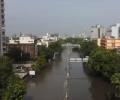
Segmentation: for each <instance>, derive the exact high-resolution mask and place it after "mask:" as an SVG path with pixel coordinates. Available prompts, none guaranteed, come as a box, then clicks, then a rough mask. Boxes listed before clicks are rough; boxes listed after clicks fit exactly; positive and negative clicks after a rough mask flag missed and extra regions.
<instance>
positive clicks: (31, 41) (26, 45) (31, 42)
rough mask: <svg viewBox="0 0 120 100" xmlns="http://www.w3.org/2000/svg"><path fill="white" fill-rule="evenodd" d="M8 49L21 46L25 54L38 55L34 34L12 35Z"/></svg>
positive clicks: (31, 56)
mask: <svg viewBox="0 0 120 100" xmlns="http://www.w3.org/2000/svg"><path fill="white" fill-rule="evenodd" d="M7 46H8V50H9V49H14V48H19V49H20V50H21V51H23V52H24V53H25V54H27V55H29V57H30V58H33V57H35V56H37V47H36V44H35V37H32V36H24V35H22V36H19V37H12V38H10V39H9V43H8V45H7Z"/></svg>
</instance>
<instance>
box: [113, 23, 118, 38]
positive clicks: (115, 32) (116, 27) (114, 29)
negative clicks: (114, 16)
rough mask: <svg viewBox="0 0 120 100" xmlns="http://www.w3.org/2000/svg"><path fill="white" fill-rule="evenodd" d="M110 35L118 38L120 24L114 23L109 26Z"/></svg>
mask: <svg viewBox="0 0 120 100" xmlns="http://www.w3.org/2000/svg"><path fill="white" fill-rule="evenodd" d="M111 36H113V37H114V38H116V39H118V38H120V24H116V25H113V26H112V27H111Z"/></svg>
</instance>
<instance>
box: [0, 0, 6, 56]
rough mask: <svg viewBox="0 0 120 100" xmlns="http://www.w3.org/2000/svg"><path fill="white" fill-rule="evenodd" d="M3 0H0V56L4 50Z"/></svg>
mask: <svg viewBox="0 0 120 100" xmlns="http://www.w3.org/2000/svg"><path fill="white" fill-rule="evenodd" d="M5 42H6V39H5V14H4V0H0V56H3V55H4V53H5V52H6V46H5V45H6V43H5Z"/></svg>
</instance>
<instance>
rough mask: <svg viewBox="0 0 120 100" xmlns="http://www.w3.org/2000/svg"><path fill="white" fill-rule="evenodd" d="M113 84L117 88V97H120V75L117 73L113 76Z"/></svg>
mask: <svg viewBox="0 0 120 100" xmlns="http://www.w3.org/2000/svg"><path fill="white" fill-rule="evenodd" d="M111 83H112V85H113V86H114V88H115V95H116V96H117V97H120V73H115V74H113V75H112V77H111Z"/></svg>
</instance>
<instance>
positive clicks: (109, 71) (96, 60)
mask: <svg viewBox="0 0 120 100" xmlns="http://www.w3.org/2000/svg"><path fill="white" fill-rule="evenodd" d="M119 59H120V56H119V55H117V54H116V53H115V52H112V51H111V50H106V49H101V48H98V49H96V50H94V51H93V52H92V53H91V54H90V57H89V61H88V68H89V69H90V70H91V71H92V72H93V73H95V74H100V75H102V76H104V77H105V78H108V79H110V78H111V76H112V75H113V74H114V73H116V72H120V63H119Z"/></svg>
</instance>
